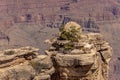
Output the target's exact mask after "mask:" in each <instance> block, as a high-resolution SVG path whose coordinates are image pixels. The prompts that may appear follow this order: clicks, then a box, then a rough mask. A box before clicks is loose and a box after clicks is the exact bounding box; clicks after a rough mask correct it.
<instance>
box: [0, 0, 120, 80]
mask: <svg viewBox="0 0 120 80" xmlns="http://www.w3.org/2000/svg"><path fill="white" fill-rule="evenodd" d="M119 5H120V1H119V0H99V1H98V0H43V1H41V0H20V1H18V0H11V1H9V0H0V50H5V49H8V48H16V47H22V46H34V47H38V48H40V51H41V53H44V52H43V51H44V50H45V49H47V48H48V46H47V45H46V44H44V40H45V39H48V38H50V37H54V36H55V34H56V33H57V32H58V28H56V27H60V25H61V24H65V23H67V22H68V21H76V22H78V23H79V24H81V26H82V27H83V31H84V32H97V33H99V32H100V33H102V34H104V37H105V39H106V40H107V41H108V42H109V43H111V46H112V47H113V50H114V52H115V57H114V58H115V59H114V60H113V61H114V62H113V63H112V64H113V65H111V66H112V67H114V65H117V66H118V67H119V64H118V63H119V60H118V59H117V57H119V52H120V51H119V47H120V45H119V44H118V43H119V40H120V39H119V34H120V33H119V31H120V28H119V26H120V24H119V18H120V7H119ZM46 46H47V47H46ZM115 60H116V61H115ZM112 70H114V69H113V68H112ZM112 70H111V71H112ZM111 73H114V71H112V72H111ZM115 74H116V75H118V74H117V73H114V75H115ZM111 75H112V74H111ZM115 78H116V79H119V78H117V76H116V77H115ZM116 79H115V80H116ZM112 80H113V79H112Z"/></svg>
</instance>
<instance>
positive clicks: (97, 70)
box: [0, 22, 117, 80]
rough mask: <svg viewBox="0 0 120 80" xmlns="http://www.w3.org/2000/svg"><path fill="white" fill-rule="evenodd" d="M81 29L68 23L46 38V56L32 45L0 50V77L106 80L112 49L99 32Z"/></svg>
mask: <svg viewBox="0 0 120 80" xmlns="http://www.w3.org/2000/svg"><path fill="white" fill-rule="evenodd" d="M78 26H79V27H78ZM81 30H82V29H81V27H80V25H79V24H77V23H75V22H69V23H67V24H66V25H65V26H64V27H63V30H61V33H60V35H59V36H58V37H57V38H55V39H54V40H47V41H46V42H50V43H51V47H50V49H49V50H46V55H39V49H37V48H33V47H22V48H18V49H8V50H5V51H1V52H0V53H1V54H0V79H1V80H108V73H109V61H110V59H111V56H112V48H111V47H110V46H109V44H108V43H107V42H106V41H105V40H104V39H103V37H102V35H101V34H99V33H88V34H83V33H82V31H81ZM74 36H75V37H74ZM116 69H117V67H116Z"/></svg>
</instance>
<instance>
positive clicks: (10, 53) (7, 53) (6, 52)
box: [4, 51, 15, 55]
mask: <svg viewBox="0 0 120 80" xmlns="http://www.w3.org/2000/svg"><path fill="white" fill-rule="evenodd" d="M4 54H5V55H13V54H15V52H14V51H5V53H4Z"/></svg>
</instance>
